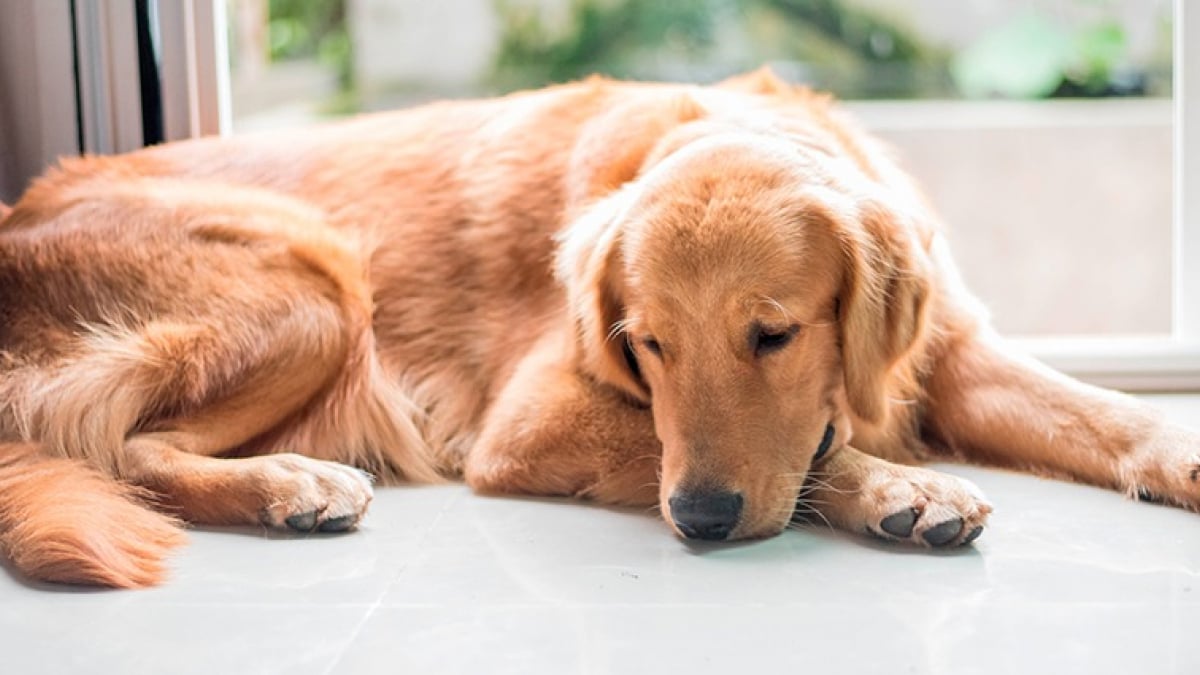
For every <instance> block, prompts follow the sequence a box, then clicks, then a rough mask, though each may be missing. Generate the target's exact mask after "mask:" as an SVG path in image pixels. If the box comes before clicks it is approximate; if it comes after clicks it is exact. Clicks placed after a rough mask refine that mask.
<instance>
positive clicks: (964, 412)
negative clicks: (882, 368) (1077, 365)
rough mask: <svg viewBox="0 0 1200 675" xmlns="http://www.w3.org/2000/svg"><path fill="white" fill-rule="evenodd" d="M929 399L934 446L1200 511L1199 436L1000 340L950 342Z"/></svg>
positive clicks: (929, 437) (927, 421)
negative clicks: (1011, 347)
mask: <svg viewBox="0 0 1200 675" xmlns="http://www.w3.org/2000/svg"><path fill="white" fill-rule="evenodd" d="M927 391H928V396H929V399H928V411H927V414H926V418H925V422H924V434H925V435H926V436H927V440H928V441H929V443H930V444H931V446H933V447H938V446H941V447H943V448H946V449H947V450H948V451H950V452H951V453H953V454H954V455H956V456H958V457H961V458H963V459H966V460H968V461H974V462H980V463H985V464H996V465H1000V466H1007V467H1013V468H1018V469H1025V470H1031V471H1035V472H1038V473H1045V474H1049V475H1057V476H1065V477H1069V478H1073V479H1075V480H1079V481H1082V482H1086V483H1091V484H1093V485H1099V486H1103V487H1110V488H1114V489H1117V490H1122V491H1124V492H1126V493H1127V494H1129V495H1131V496H1135V497H1136V496H1140V497H1142V498H1155V499H1162V500H1164V501H1168V502H1171V503H1174V504H1178V505H1181V506H1185V507H1187V508H1190V509H1200V436H1198V435H1197V434H1195V433H1194V432H1191V431H1188V430H1186V429H1183V428H1180V427H1178V426H1175V425H1172V424H1170V423H1168V422H1166V421H1165V420H1164V419H1163V418H1162V416H1161V415H1160V414H1159V413H1158V412H1156V411H1155V410H1153V409H1152V408H1150V407H1149V406H1148V405H1146V404H1144V403H1142V402H1140V401H1138V400H1136V399H1134V398H1131V397H1129V396H1126V395H1124V394H1119V393H1116V392H1112V391H1108V390H1104V389H1100V388H1097V387H1093V386H1089V385H1086V384H1083V383H1080V382H1077V381H1075V380H1073V379H1071V378H1068V377H1066V376H1064V375H1062V374H1060V373H1057V372H1055V371H1053V370H1051V369H1050V368H1047V367H1046V366H1044V365H1042V364H1040V363H1038V362H1036V361H1034V360H1033V359H1030V358H1027V357H1024V356H1022V355H1018V354H1015V353H1012V352H1011V351H1009V350H1008V349H1007V348H1005V347H1004V346H1003V345H1002V343H1000V342H999V340H998V339H996V338H990V337H989V338H971V339H965V340H962V341H959V342H956V343H953V344H951V345H950V346H949V347H948V348H947V349H946V352H945V353H944V354H943V355H941V357H940V358H939V359H937V365H936V368H935V370H934V371H933V372H932V373H931V376H930V378H929V381H928V386H927Z"/></svg>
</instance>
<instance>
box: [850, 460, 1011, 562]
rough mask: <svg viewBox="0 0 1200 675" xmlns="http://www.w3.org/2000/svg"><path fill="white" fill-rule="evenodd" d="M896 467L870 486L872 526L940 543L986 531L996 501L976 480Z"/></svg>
mask: <svg viewBox="0 0 1200 675" xmlns="http://www.w3.org/2000/svg"><path fill="white" fill-rule="evenodd" d="M895 468H896V471H894V472H893V471H889V472H887V474H888V475H883V476H877V477H874V480H872V481H870V482H868V483H867V484H866V485H865V486H864V489H863V502H862V504H863V506H864V508H863V514H862V515H863V521H864V528H865V529H866V530H867V532H869V533H870V534H873V535H875V536H877V537H881V538H884V539H888V540H893V541H904V542H908V543H913V544H917V545H920V546H928V547H935V548H940V547H949V546H961V545H963V544H969V543H971V542H973V541H975V540H976V539H978V538H979V535H981V534H983V528H984V526H986V525H987V518H988V514H990V513H991V512H992V505H991V504H989V503H988V502H987V500H986V499H985V498H984V497H983V493H981V492H980V491H979V488H977V487H975V485H974V484H973V483H971V482H970V481H967V480H964V479H962V478H958V477H957V476H951V475H949V474H943V473H938V472H936V471H930V470H928V469H919V468H913V467H895Z"/></svg>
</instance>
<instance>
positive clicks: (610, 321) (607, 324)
mask: <svg viewBox="0 0 1200 675" xmlns="http://www.w3.org/2000/svg"><path fill="white" fill-rule="evenodd" d="M629 202H630V199H629V190H628V189H626V190H620V191H617V192H615V193H613V194H611V195H609V196H608V197H605V198H604V199H601V200H600V201H598V202H596V203H595V204H593V205H592V206H590V207H588V208H587V209H585V210H584V213H583V214H582V215H581V216H580V217H579V218H577V219H576V220H575V221H574V222H573V223H572V224H571V225H570V226H569V227H567V228H566V229H565V230H564V231H563V232H562V233H561V234H559V235H558V240H559V249H558V257H557V260H556V267H555V269H556V272H557V275H558V279H559V281H560V282H561V283H562V284H563V286H564V287H565V288H566V291H567V303H568V307H569V308H570V311H571V315H572V320H573V322H574V327H575V336H574V337H575V339H574V340H573V342H574V345H575V347H574V349H575V358H576V361H577V363H578V364H579V366H580V367H581V368H582V369H583V370H584V371H585V372H587V373H589V374H591V375H592V376H593V377H595V378H596V379H598V380H600V381H601V382H604V383H607V384H610V385H612V386H614V387H617V388H618V389H620V390H621V391H623V392H625V393H626V394H627V395H629V396H630V397H632V398H633V399H635V400H637V401H639V402H641V403H649V402H650V392H649V390H648V389H647V387H646V384H645V382H643V381H642V378H641V374H640V373H639V372H638V369H637V362H636V360H634V358H633V353H632V351H630V350H629V348H628V344H627V342H626V338H625V334H624V332H622V331H621V321H622V320H623V319H624V318H625V301H624V291H625V288H624V287H625V283H624V273H623V269H622V268H623V259H622V255H621V221H622V216H623V215H624V213H625V211H626V210H627V208H628V204H629Z"/></svg>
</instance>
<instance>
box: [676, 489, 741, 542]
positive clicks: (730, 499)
mask: <svg viewBox="0 0 1200 675" xmlns="http://www.w3.org/2000/svg"><path fill="white" fill-rule="evenodd" d="M742 501H743V500H742V494H741V493H740V492H721V491H717V490H676V491H675V493H674V494H673V495H671V498H670V500H668V505H669V506H670V507H671V519H672V520H673V521H675V527H676V528H678V529H679V531H680V532H681V533H682V534H683V536H685V537H687V538H688V539H704V540H707V541H720V540H722V539H725V538H727V537H728V536H729V533H730V532H732V531H733V528H735V527H737V524H738V520H739V519H740V518H741V517H742Z"/></svg>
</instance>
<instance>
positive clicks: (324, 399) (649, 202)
mask: <svg viewBox="0 0 1200 675" xmlns="http://www.w3.org/2000/svg"><path fill="white" fill-rule="evenodd" d="M0 378H2V379H0V544H3V546H4V548H5V549H6V550H7V552H8V555H9V556H11V558H12V561H13V563H14V566H15V567H16V569H18V570H19V571H20V572H22V573H24V574H25V575H28V576H29V577H31V578H34V579H41V580H50V581H59V582H73V583H85V584H99V585H108V586H118V587H132V586H142V585H148V584H154V583H156V582H158V581H159V580H160V579H161V578H162V576H163V571H164V558H165V556H166V555H167V553H168V552H169V550H170V549H171V547H173V546H176V545H177V544H179V543H180V542H181V540H182V539H183V535H182V530H181V529H180V525H181V523H182V522H190V523H205V524H259V523H261V524H263V525H266V526H270V527H279V528H291V529H295V530H305V531H308V530H321V531H341V530H346V529H349V528H352V527H354V526H355V525H356V524H357V523H358V521H359V519H360V518H361V517H362V516H363V514H364V512H365V510H366V508H367V505H368V503H369V502H370V500H371V494H372V492H371V489H372V488H371V480H370V479H369V478H368V475H367V473H364V471H365V472H369V473H370V474H371V475H373V476H374V477H376V478H377V479H379V480H381V481H383V482H385V483H392V482H397V481H437V480H442V479H446V478H452V477H463V478H465V480H466V481H467V483H469V484H470V485H471V486H472V487H473V488H475V489H476V490H480V491H486V492H492V493H522V494H532V495H571V496H577V497H581V498H586V499H592V500H596V501H600V502H606V503H613V504H644V505H652V504H658V505H659V506H660V508H661V512H662V514H663V517H664V520H665V521H666V522H667V523H668V524H669V525H670V526H671V527H672V528H673V529H674V530H675V532H677V533H678V534H679V535H680V536H683V537H687V538H694V539H704V540H724V539H744V538H756V537H769V536H771V535H774V534H777V533H779V532H780V531H781V530H783V529H784V528H785V527H786V526H787V524H788V523H789V521H790V520H791V519H793V518H795V517H797V516H803V515H805V514H806V513H809V512H813V513H812V514H811V515H813V516H814V517H819V518H821V519H824V520H826V521H828V522H830V523H832V524H833V525H835V526H837V527H840V528H844V529H847V530H851V531H854V532H867V533H870V534H873V535H875V536H879V537H883V538H886V539H890V540H897V541H902V542H909V543H912V544H917V545H923V546H957V545H962V544H967V543H969V542H971V541H972V540H974V539H975V538H976V537H977V536H979V534H980V533H981V532H982V530H983V527H984V525H985V524H986V521H987V517H988V514H989V512H990V511H991V509H992V507H991V506H990V505H989V504H988V503H987V501H986V500H985V499H984V498H983V497H982V495H981V494H980V493H979V491H978V490H977V489H975V488H974V487H973V486H972V485H970V484H969V483H968V482H967V481H964V480H961V479H959V478H956V477H953V476H948V475H944V474H941V473H937V472H934V471H931V470H928V469H924V468H920V467H917V466H913V465H915V464H917V463H919V462H920V461H922V460H926V459H930V458H938V459H942V458H952V459H957V460H964V461H972V462H982V463H988V464H995V465H1003V466H1011V467H1019V468H1022V469H1028V470H1032V471H1037V472H1041V473H1047V474H1054V475H1060V476H1064V477H1069V478H1072V479H1076V480H1080V481H1085V482H1088V483H1093V484H1096V485H1103V486H1109V487H1112V488H1116V489H1120V490H1125V491H1127V492H1129V493H1130V494H1151V495H1154V496H1155V497H1156V498H1158V499H1161V500H1164V501H1168V502H1172V503H1175V504H1179V505H1182V506H1185V507H1189V508H1196V507H1197V506H1200V484H1198V482H1197V479H1198V476H1200V464H1198V460H1197V456H1196V455H1195V454H1194V453H1195V449H1196V440H1197V437H1196V436H1195V435H1193V434H1192V433H1191V432H1187V431H1184V430H1182V429H1178V428H1174V427H1171V426H1169V425H1168V424H1166V423H1165V422H1163V421H1162V420H1161V419H1160V417H1159V416H1158V415H1157V414H1156V413H1155V412H1153V411H1152V410H1150V409H1148V408H1147V407H1146V406H1145V405H1143V404H1140V403H1139V402H1137V401H1135V400H1133V399H1131V398H1128V397H1125V396H1122V395H1120V394H1116V393H1111V392H1107V391H1102V390H1099V389H1095V388H1092V387H1089V386H1085V385H1082V384H1080V383H1077V382H1074V381H1072V380H1070V379H1068V378H1066V377H1063V376H1061V375H1058V374H1056V373H1054V372H1051V371H1049V370H1047V369H1046V368H1044V367H1042V366H1039V365H1038V364H1037V363H1035V362H1032V361H1030V360H1027V359H1024V358H1022V357H1020V356H1016V355H1014V354H1012V353H1011V352H1010V351H1009V350H1008V349H1007V348H1006V347H1005V346H1004V345H1003V343H1002V342H1001V341H1000V340H998V339H997V338H996V337H995V335H994V334H993V333H992V332H991V331H990V329H989V327H988V324H987V320H986V317H985V315H984V313H983V312H982V311H981V309H980V308H979V306H978V304H977V303H976V301H975V300H973V299H972V297H971V296H970V295H968V294H967V292H966V291H965V290H964V289H963V287H962V285H961V283H960V282H959V279H958V275H957V274H956V272H955V269H954V266H953V264H952V262H951V260H950V258H949V255H948V253H947V249H946V245H945V243H944V241H943V239H942V237H941V236H940V235H939V234H938V229H937V224H936V219H935V217H934V216H933V215H932V213H931V212H930V209H929V207H928V206H927V205H926V204H925V203H924V202H923V201H922V198H921V197H920V196H919V194H918V192H917V190H916V189H915V188H914V186H913V184H912V182H911V181H910V179H909V178H907V177H906V176H905V175H904V174H903V173H902V172H901V171H900V170H899V169H898V168H897V166H896V164H894V163H893V161H892V160H891V159H890V158H889V156H888V154H887V153H886V152H885V151H883V150H882V149H881V147H880V145H879V144H878V143H877V142H876V141H875V140H874V139H872V138H871V137H870V136H868V135H866V134H864V133H862V132H861V131H859V130H857V129H856V128H855V127H854V126H853V125H852V124H850V123H849V122H848V121H847V120H845V119H844V118H843V117H842V115H840V114H839V113H838V112H837V110H836V109H835V108H834V107H832V105H831V103H830V101H829V100H828V99H827V98H826V97H824V96H820V95H816V94H813V93H811V92H810V91H808V90H806V89H803V88H795V87H792V86H789V85H787V84H784V83H782V82H781V81H779V80H778V79H777V78H775V77H774V76H773V75H771V74H770V73H769V72H766V71H761V72H757V73H753V74H750V75H747V76H742V77H739V78H735V79H733V80H730V81H727V82H724V83H721V84H719V85H716V86H713V87H694V86H683V85H666V84H634V83H622V82H613V81H608V80H604V79H598V78H596V79H590V80H587V81H585V82H580V83H575V84H569V85H565V86H557V87H552V88H549V89H545V90H542V91H535V92H527V93H519V94H515V95H511V96H507V97H504V98H500V99H496V100H485V101H470V102H450V103H439V104H435V105H429V106H425V107H421V108H417V109H414V110H410V111H401V112H394V113H385V114H378V115H369V116H363V117H359V118H357V119H353V120H349V121H345V122H340V123H335V124H330V125H328V126H323V127H319V128H314V129H305V130H302V131H295V132H287V133H267V134H262V135H250V136H239V137H234V138H224V139H203V140H196V141H190V142H184V143H175V144H170V145H166V146H161V147H155V148H150V149H147V150H143V151H140V152H136V153H132V154H129V155H124V156H119V157H90V158H83V159H74V160H65V161H63V162H62V165H61V167H59V168H58V169H55V170H52V171H50V172H49V173H48V174H47V175H46V176H44V177H43V178H41V179H39V180H38V181H36V182H35V183H34V184H33V185H32V186H31V187H30V188H29V190H28V191H27V192H26V193H25V195H24V196H23V197H22V198H21V200H20V201H19V202H18V203H17V204H15V206H14V207H13V208H12V209H11V211H9V212H7V214H6V215H5V216H4V217H3V222H2V223H0ZM352 467H354V468H352Z"/></svg>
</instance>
